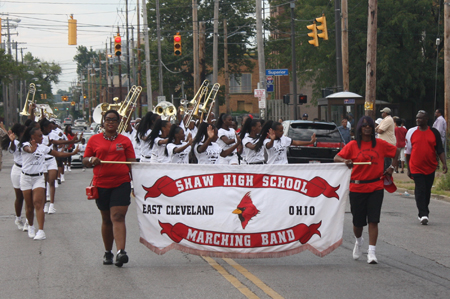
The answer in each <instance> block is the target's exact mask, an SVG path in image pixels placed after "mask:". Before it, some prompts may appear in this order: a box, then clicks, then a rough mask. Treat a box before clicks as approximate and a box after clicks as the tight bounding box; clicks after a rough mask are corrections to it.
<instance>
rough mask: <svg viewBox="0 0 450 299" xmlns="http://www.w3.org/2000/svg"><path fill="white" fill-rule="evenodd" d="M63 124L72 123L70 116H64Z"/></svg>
mask: <svg viewBox="0 0 450 299" xmlns="http://www.w3.org/2000/svg"><path fill="white" fill-rule="evenodd" d="M64 125H65V126H68V125H72V119H71V118H70V117H68V118H65V119H64Z"/></svg>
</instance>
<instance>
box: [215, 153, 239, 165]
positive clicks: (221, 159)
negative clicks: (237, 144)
mask: <svg viewBox="0 0 450 299" xmlns="http://www.w3.org/2000/svg"><path fill="white" fill-rule="evenodd" d="M217 164H228V165H232V164H236V165H239V159H238V156H237V154H236V153H234V154H233V156H227V157H225V158H224V157H222V156H220V157H219V159H218V161H217Z"/></svg>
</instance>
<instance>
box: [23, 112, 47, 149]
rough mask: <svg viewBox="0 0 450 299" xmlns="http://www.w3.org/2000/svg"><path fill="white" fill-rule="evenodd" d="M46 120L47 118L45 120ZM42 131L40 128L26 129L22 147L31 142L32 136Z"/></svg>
mask: <svg viewBox="0 0 450 299" xmlns="http://www.w3.org/2000/svg"><path fill="white" fill-rule="evenodd" d="M44 119H45V118H44ZM37 130H40V128H36V127H34V126H33V127H28V128H26V129H25V132H23V135H22V138H20V144H19V146H20V147H23V144H24V143H25V142H30V141H31V136H32V135H33V134H34V133H35V132H36V131H37Z"/></svg>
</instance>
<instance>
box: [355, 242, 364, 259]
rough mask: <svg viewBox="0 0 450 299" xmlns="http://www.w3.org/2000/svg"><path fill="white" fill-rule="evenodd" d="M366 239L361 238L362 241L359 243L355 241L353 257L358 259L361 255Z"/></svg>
mask: <svg viewBox="0 0 450 299" xmlns="http://www.w3.org/2000/svg"><path fill="white" fill-rule="evenodd" d="M363 241H364V239H361V243H359V244H358V242H356V241H355V247H353V259H354V260H357V259H359V258H360V257H361V254H362V250H361V247H362V245H363Z"/></svg>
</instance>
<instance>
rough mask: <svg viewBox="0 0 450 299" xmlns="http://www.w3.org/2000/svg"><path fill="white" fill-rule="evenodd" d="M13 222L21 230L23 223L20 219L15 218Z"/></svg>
mask: <svg viewBox="0 0 450 299" xmlns="http://www.w3.org/2000/svg"><path fill="white" fill-rule="evenodd" d="M14 223H15V224H16V225H17V228H18V229H20V230H23V228H24V224H23V221H22V219H18V218H16V221H15V222H14Z"/></svg>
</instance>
